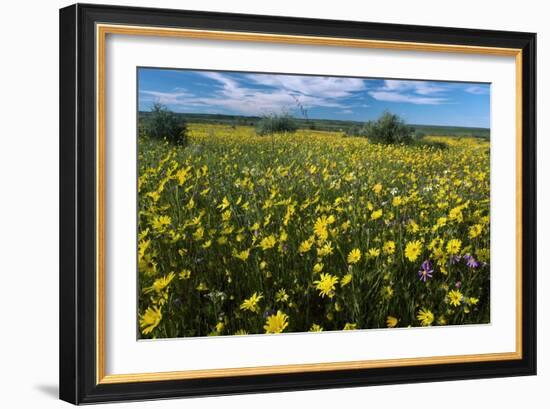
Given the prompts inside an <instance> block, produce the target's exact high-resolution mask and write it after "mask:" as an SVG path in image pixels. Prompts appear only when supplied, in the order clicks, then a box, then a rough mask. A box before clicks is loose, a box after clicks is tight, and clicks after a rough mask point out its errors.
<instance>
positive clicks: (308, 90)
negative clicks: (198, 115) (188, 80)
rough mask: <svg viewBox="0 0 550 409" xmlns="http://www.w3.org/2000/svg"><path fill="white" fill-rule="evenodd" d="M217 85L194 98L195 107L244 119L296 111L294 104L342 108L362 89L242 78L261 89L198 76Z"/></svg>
mask: <svg viewBox="0 0 550 409" xmlns="http://www.w3.org/2000/svg"><path fill="white" fill-rule="evenodd" d="M201 75H202V76H204V77H207V78H209V79H211V80H214V81H216V82H217V83H218V86H219V89H218V90H217V92H216V93H215V94H214V95H213V96H209V97H203V96H201V97H195V98H194V102H195V104H201V105H205V106H218V107H223V108H225V109H228V110H231V111H233V112H237V113H241V114H247V115H262V114H266V113H270V112H279V111H282V110H292V109H297V108H298V104H300V105H302V106H303V107H305V108H306V109H309V108H311V107H315V106H317V107H330V108H342V107H345V106H344V105H343V104H342V102H341V100H342V99H343V98H346V97H348V96H350V95H351V93H352V92H355V91H359V90H361V89H364V83H363V80H360V79H353V78H331V77H303V76H295V75H263V74H262V75H259V74H250V75H247V76H246V78H247V79H249V80H251V81H252V82H253V83H254V84H256V85H263V86H264V87H265V88H251V87H249V86H248V87H247V86H246V85H242V84H240V83H239V82H238V81H237V80H235V79H234V78H231V77H230V76H229V75H227V74H222V73H217V72H202V73H201Z"/></svg>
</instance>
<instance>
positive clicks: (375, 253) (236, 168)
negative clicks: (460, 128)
mask: <svg viewBox="0 0 550 409" xmlns="http://www.w3.org/2000/svg"><path fill="white" fill-rule="evenodd" d="M423 140H424V141H425V142H426V143H425V144H412V145H405V144H381V143H373V142H372V141H370V140H369V138H368V137H362V138H359V137H349V136H346V135H345V133H344V132H340V131H337V130H334V131H326V130H323V131H321V130H315V129H303V128H300V129H298V130H296V131H294V132H292V133H286V132H279V133H274V134H271V135H259V134H258V133H257V132H256V131H255V129H254V127H252V126H246V125H236V126H234V125H231V126H230V125H219V124H199V123H189V124H188V129H187V141H186V143H185V144H177V143H172V142H170V141H168V140H162V139H159V138H153V137H151V136H150V135H148V134H147V133H146V132H144V133H142V134H140V136H139V138H138V188H137V189H138V238H137V251H138V277H139V302H138V310H139V311H138V314H139V316H138V327H139V328H138V331H139V336H140V337H141V338H170V337H199V336H219V335H245V334H264V333H270V334H271V333H286V332H308V331H335V330H360V329H371V328H394V327H417V326H436V325H462V324H483V323H488V322H489V321H490V311H489V305H490V291H489V289H490V251H489V248H490V245H489V244H490V243H489V237H490V235H489V232H490V224H489V221H490V215H489V210H490V206H489V204H490V203H489V192H490V185H489V182H490V178H489V142H488V140H487V139H482V138H476V137H457V136H423Z"/></svg>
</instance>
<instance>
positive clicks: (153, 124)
mask: <svg viewBox="0 0 550 409" xmlns="http://www.w3.org/2000/svg"><path fill="white" fill-rule="evenodd" d="M143 133H144V134H145V135H147V136H149V137H151V138H155V139H164V138H166V139H167V140H168V141H170V142H172V143H175V144H178V145H186V144H187V123H186V122H185V120H182V119H181V118H178V116H177V115H176V114H175V113H173V112H172V111H170V110H168V108H166V107H165V106H164V105H162V104H159V103H156V104H154V105H153V107H152V108H151V112H150V113H149V115H147V118H146V119H145V120H144V121H143Z"/></svg>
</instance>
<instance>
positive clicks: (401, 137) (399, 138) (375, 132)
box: [362, 111, 414, 144]
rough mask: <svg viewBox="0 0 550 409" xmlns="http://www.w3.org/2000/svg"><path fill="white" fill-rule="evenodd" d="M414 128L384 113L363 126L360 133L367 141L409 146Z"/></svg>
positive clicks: (388, 113)
mask: <svg viewBox="0 0 550 409" xmlns="http://www.w3.org/2000/svg"><path fill="white" fill-rule="evenodd" d="M413 132H414V128H412V127H410V126H408V125H407V124H405V121H403V119H401V118H400V117H399V116H397V115H395V114H392V113H391V112H388V111H385V112H384V113H383V114H382V115H381V116H380V117H379V118H378V119H377V120H376V121H369V122H367V123H366V124H365V126H364V129H363V130H362V133H364V135H365V136H367V137H368V138H369V140H371V141H373V142H377V143H385V144H400V143H403V144H410V143H411V142H412V141H413Z"/></svg>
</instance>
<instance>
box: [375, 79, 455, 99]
mask: <svg viewBox="0 0 550 409" xmlns="http://www.w3.org/2000/svg"><path fill="white" fill-rule="evenodd" d="M447 90H448V89H447V88H446V87H445V86H443V85H439V84H437V83H433V82H426V81H404V80H384V83H383V85H382V86H381V87H379V88H377V89H376V90H373V91H369V95H370V96H371V97H373V98H374V99H376V100H378V101H386V102H405V103H410V104H416V105H439V104H443V103H445V102H447V98H445V97H444V96H443V95H442V94H444V93H445V92H446V91H447Z"/></svg>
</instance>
